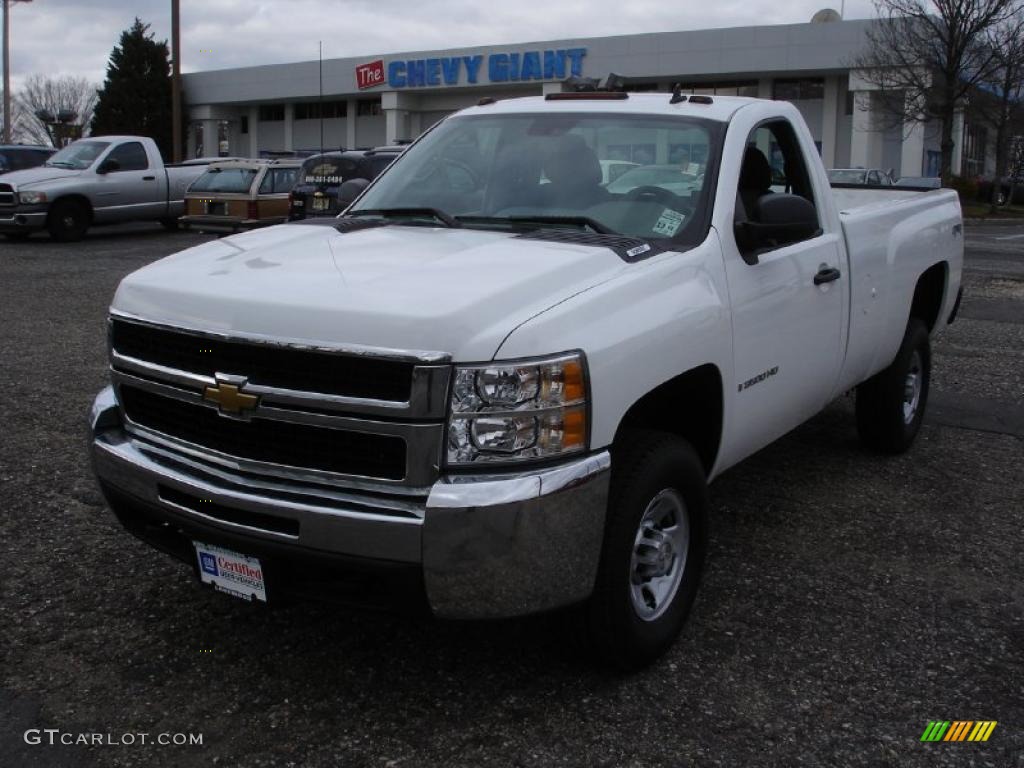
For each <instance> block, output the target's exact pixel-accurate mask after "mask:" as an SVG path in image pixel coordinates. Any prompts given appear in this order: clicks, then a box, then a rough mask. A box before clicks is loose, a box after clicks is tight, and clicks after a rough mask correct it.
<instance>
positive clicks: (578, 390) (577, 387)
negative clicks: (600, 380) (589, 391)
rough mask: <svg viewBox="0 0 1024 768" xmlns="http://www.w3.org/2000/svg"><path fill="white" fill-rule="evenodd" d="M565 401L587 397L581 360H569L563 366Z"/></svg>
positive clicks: (569, 401)
mask: <svg viewBox="0 0 1024 768" xmlns="http://www.w3.org/2000/svg"><path fill="white" fill-rule="evenodd" d="M562 381H563V387H564V389H563V392H564V396H563V398H562V399H563V402H566V403H571V402H574V401H576V400H582V399H583V398H584V397H586V389H585V388H584V386H583V365H582V363H580V361H579V360H568V361H566V362H565V364H564V365H563V366H562Z"/></svg>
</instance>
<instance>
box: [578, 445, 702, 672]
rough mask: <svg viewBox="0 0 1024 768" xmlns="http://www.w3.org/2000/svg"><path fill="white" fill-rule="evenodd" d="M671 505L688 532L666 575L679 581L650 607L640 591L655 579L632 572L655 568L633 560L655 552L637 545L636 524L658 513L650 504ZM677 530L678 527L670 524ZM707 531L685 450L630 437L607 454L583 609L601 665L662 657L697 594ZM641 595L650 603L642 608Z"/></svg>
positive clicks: (694, 466)
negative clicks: (591, 583)
mask: <svg viewBox="0 0 1024 768" xmlns="http://www.w3.org/2000/svg"><path fill="white" fill-rule="evenodd" d="M665 494H667V495H665ZM672 494H675V496H673V495H672ZM659 499H660V501H659ZM677 499H678V500H681V502H682V504H683V508H682V510H676V511H674V512H672V514H679V512H682V515H681V516H683V517H685V518H686V519H687V521H688V526H689V537H688V542H687V545H686V558H685V561H682V560H680V559H679V558H678V553H675V557H674V558H673V559H672V560H671V562H672V563H673V567H680V566H682V567H681V569H680V573H681V576H680V577H679V580H678V582H677V583H676V586H675V589H674V592H670V593H666V594H665V599H664V600H663V601H662V602H661V603H660V604H656V603H654V601H653V594H652V592H651V591H650V590H648V592H647V593H644V592H643V589H644V586H645V585H647V586H652V585H654V583H655V582H654V579H653V578H649V579H648V580H646V581H645V580H643V579H642V578H641V579H640V580H639V582H635V581H634V573H637V571H636V568H637V567H642V568H653V567H654V566H637V562H636V561H635V560H634V552H636V553H639V552H641V547H644V552H648V553H651V554H652V555H653V553H654V552H656V551H657V550H656V549H654V547H653V546H648V545H647V544H638V541H639V540H640V538H641V535H640V528H641V523H642V522H643V521H644V519H645V515H647V514H648V513H649V512H653V511H655V510H656V509H658V507H657V506H656V504H662V505H664V503H666V502H667V503H668V507H667V508H668V509H670V510H671V509H673V507H672V505H673V504H674V503H676V500H677ZM679 523H680V521H679V520H678V519H677V520H676V524H677V525H678V524H679ZM707 529H708V499H707V480H706V478H705V475H704V467H703V466H702V464H701V462H700V459H699V458H698V456H697V453H696V452H695V451H694V450H693V448H692V447H691V446H690V445H689V443H687V442H686V441H685V440H682V439H681V438H679V437H676V436H675V435H672V434H668V433H665V432H656V431H647V430H644V431H636V432H632V433H630V434H628V435H626V436H625V438H624V439H622V440H620V441H619V445H617V446H616V447H615V448H613V450H612V475H611V488H610V491H609V498H608V518H607V522H606V524H605V538H604V545H603V549H602V553H601V563H600V566H599V567H598V574H597V581H596V584H595V588H594V594H593V596H592V597H591V599H590V602H589V604H588V606H587V634H588V639H589V641H590V645H591V648H592V649H593V651H594V652H595V654H596V656H597V657H598V659H599V660H600V661H602V662H603V663H605V664H607V665H609V666H611V667H614V668H617V669H619V670H623V671H633V670H636V669H639V668H641V667H644V666H646V665H647V664H650V663H651V662H653V661H654V660H655V659H657V658H658V657H659V656H661V654H663V653H664V652H665V651H666V650H667V649H668V647H669V646H670V645H671V644H672V642H673V641H674V640H675V638H676V635H678V634H679V630H680V629H681V628H682V626H683V623H684V621H685V620H686V616H687V614H688V613H689V611H690V607H691V606H692V605H693V600H694V598H695V597H696V594H697V586H698V583H699V581H700V574H701V569H702V568H703V565H704V556H705V552H706V549H707ZM668 530H671V527H669V528H668ZM644 538H645V539H646V537H644ZM664 562H665V561H662V564H664ZM671 573H672V571H671V570H669V574H671ZM641 575H642V574H641ZM659 578H669V576H668V575H665V576H661V577H659ZM634 589H636V590H637V592H636V594H637V595H638V599H637V600H636V602H639V603H641V604H643V605H644V610H645V611H648V613H649V615H648V616H647V617H646V618H645V617H642V616H641V615H640V609H639V608H638V607H636V602H635V598H634ZM645 594H646V597H647V598H652V599H650V600H647V599H646V598H645V597H644V595H645Z"/></svg>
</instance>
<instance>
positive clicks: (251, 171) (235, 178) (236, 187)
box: [188, 168, 256, 193]
mask: <svg viewBox="0 0 1024 768" xmlns="http://www.w3.org/2000/svg"><path fill="white" fill-rule="evenodd" d="M255 178H256V169H255V168H208V169H207V170H206V171H204V172H203V175H202V176H200V177H199V178H198V179H196V180H195V181H193V182H192V186H191V187H189V188H188V191H189V192H243V193H244V192H248V191H249V188H250V187H251V186H252V180H253V179H255Z"/></svg>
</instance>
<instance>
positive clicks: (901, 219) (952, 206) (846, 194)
mask: <svg viewBox="0 0 1024 768" xmlns="http://www.w3.org/2000/svg"><path fill="white" fill-rule="evenodd" d="M833 192H834V196H835V200H836V204H837V207H838V209H839V220H840V223H841V224H842V228H843V236H844V238H845V240H846V248H847V252H848V253H849V259H850V261H849V264H850V267H849V268H850V279H849V281H848V282H847V285H848V286H849V290H850V296H849V301H850V311H849V313H848V317H849V318H850V329H849V333H848V334H847V338H848V339H849V342H848V344H849V347H848V349H847V351H846V360H845V363H844V366H843V370H842V373H841V375H840V382H839V386H838V388H837V392H842V391H844V390H846V389H849V388H850V387H852V386H854V385H855V384H857V383H858V382H860V381H863V380H864V379H866V378H868V377H869V376H871V375H873V374H874V373H876V372H878V371H879V370H881V369H882V368H884V367H885V366H887V365H888V364H889V363H890V362H891V361H892V358H893V357H894V356H895V354H896V350H897V348H898V346H899V343H900V339H902V338H903V329H904V327H905V326H906V323H907V313H908V312H909V310H910V305H911V301H912V299H913V296H914V289H915V287H916V284H917V279H918V277H919V275H920V274H921V265H922V263H924V264H926V265H927V266H928V267H931V266H933V265H935V264H940V263H942V262H945V263H946V264H947V265H948V269H949V273H950V277H952V278H953V279H952V280H950V281H949V283H948V284H950V285H959V284H960V271H961V269H962V265H963V231H962V224H961V217H960V202H959V198H958V197H957V194H956V192H954V191H953V190H949V189H936V190H929V191H921V190H915V189H901V188H899V187H893V188H891V189H883V188H864V189H856V188H852V187H843V188H838V189H834V190H833ZM955 300H956V297H955V296H944V297H943V302H942V307H941V308H940V310H939V316H938V319H937V321H936V323H935V327H934V328H933V329H932V334H933V335H935V334H937V333H939V332H940V331H941V329H942V328H943V327H944V326H945V325H946V318H947V317H948V316H949V313H950V311H951V310H952V307H953V302H954V301H955ZM890 308H893V309H891V310H890ZM896 313H898V314H899V316H894V315H895V314H896ZM878 339H884V340H885V341H884V342H883V344H881V345H879V344H878V343H877V340H878Z"/></svg>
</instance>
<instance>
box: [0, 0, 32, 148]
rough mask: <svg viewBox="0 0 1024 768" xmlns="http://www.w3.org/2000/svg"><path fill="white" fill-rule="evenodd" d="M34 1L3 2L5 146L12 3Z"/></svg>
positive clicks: (8, 133)
mask: <svg viewBox="0 0 1024 768" xmlns="http://www.w3.org/2000/svg"><path fill="white" fill-rule="evenodd" d="M31 2H32V0H3V3H4V144H10V143H11V8H10V5H11V3H31Z"/></svg>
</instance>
